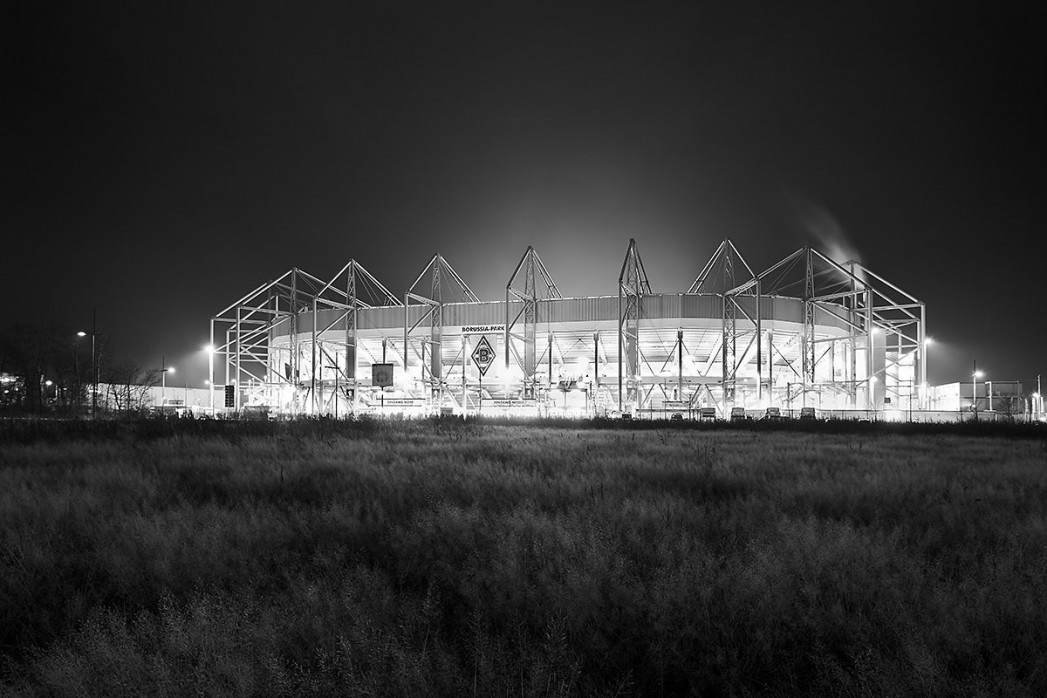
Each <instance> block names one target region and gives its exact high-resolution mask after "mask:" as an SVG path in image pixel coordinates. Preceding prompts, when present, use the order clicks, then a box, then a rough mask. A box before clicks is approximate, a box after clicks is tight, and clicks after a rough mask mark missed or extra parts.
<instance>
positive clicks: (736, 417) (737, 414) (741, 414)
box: [731, 407, 748, 422]
mask: <svg viewBox="0 0 1047 698" xmlns="http://www.w3.org/2000/svg"><path fill="white" fill-rule="evenodd" d="M747 419H748V417H747V416H745V408H744V407H732V408H731V421H732V422H744V421H745V420H747Z"/></svg>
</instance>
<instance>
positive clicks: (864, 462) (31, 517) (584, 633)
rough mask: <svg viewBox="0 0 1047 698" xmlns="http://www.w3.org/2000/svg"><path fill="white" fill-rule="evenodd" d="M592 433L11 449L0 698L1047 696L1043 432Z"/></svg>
mask: <svg viewBox="0 0 1047 698" xmlns="http://www.w3.org/2000/svg"><path fill="white" fill-rule="evenodd" d="M599 426H603V427H608V428H602V429H581V428H576V427H572V426H568V425H566V424H559V425H557V424H546V425H541V426H532V427H522V426H510V425H492V424H486V425H481V424H476V423H461V422H443V421H439V422H430V423H416V424H411V423H395V422H394V423H385V424H378V423H371V422H364V423H333V422H322V421H314V422H294V423H287V424H269V423H255V424H252V423H247V424H219V423H204V424H199V423H196V424H192V423H188V424H187V423H167V422H152V423H149V422H142V423H135V424H97V425H91V424H85V423H80V422H70V423H65V424H64V425H63V424H60V423H34V424H26V423H18V424H12V423H8V424H6V425H3V426H2V428H0V671H2V674H0V694H2V695H15V696H18V695H58V696H81V695H99V696H102V695H105V696H139V695H171V696H178V695H190V694H191V695H244V696H247V695H273V696H278V695H287V696H299V695H317V696H320V695H324V696H326V695H411V696H417V695H499V696H506V695H507V696H519V695H539V696H546V695H615V694H617V695H633V694H638V695H687V694H700V695H848V696H861V695H869V696H880V695H913V696H925V695H941V696H954V695H972V696H973V695H986V696H988V695H1009V696H1015V695H1030V696H1034V695H1045V694H1047V651H1045V650H1044V648H1045V647H1047V442H1045V441H1044V439H1043V437H1042V436H1037V432H1036V431H1030V430H1025V431H1018V432H1014V433H1007V432H1003V433H1004V434H1006V436H1000V435H992V434H989V433H981V432H980V431H979V430H978V428H976V429H975V431H973V432H970V431H968V432H961V431H956V430H937V431H934V430H925V431H920V430H913V431H909V432H907V431H901V432H899V431H897V430H895V431H891V430H885V429H882V428H872V427H869V426H868V425H866V427H867V428H863V429H860V430H857V431H856V430H854V429H850V428H847V429H831V428H829V427H817V428H814V430H812V431H789V430H765V429H720V430H711V429H685V428H672V429H670V428H661V429H649V428H641V427H635V426H634V427H631V428H629V429H625V430H621V429H611V428H609V426H610V425H599ZM663 426H664V427H668V426H670V425H668V424H666V425H663ZM873 426H876V425H873ZM1039 433H1040V434H1042V432H1039Z"/></svg>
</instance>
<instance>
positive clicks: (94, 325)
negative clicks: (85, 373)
mask: <svg viewBox="0 0 1047 698" xmlns="http://www.w3.org/2000/svg"><path fill="white" fill-rule="evenodd" d="M87 335H88V333H87V332H84V331H83V330H80V331H79V332H77V333H76V336H77V337H86V336H87ZM90 335H91V419H94V418H95V417H96V415H97V414H98V352H97V351H96V350H95V338H96V337H97V336H98V314H97V313H96V312H95V310H94V309H93V308H92V309H91V332H90Z"/></svg>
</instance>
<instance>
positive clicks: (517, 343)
mask: <svg viewBox="0 0 1047 698" xmlns="http://www.w3.org/2000/svg"><path fill="white" fill-rule="evenodd" d="M507 271H509V270H508V269H507ZM506 279H507V280H506V287H505V297H504V298H499V299H497V300H480V299H479V298H477V297H476V296H475V294H474V293H473V292H472V290H470V288H469V286H468V284H467V283H466V282H465V280H463V279H462V277H461V276H459V275H458V273H457V272H455V270H454V269H453V267H452V266H451V265H450V264H449V263H448V261H447V260H446V259H444V258H443V257H442V256H441V255H439V254H436V255H434V256H433V257H432V259H431V260H430V261H429V263H428V264H427V265H426V266H425V268H424V269H423V270H422V271H421V273H420V274H419V275H418V276H417V278H416V279H415V281H414V283H413V284H411V286H410V287H409V288H408V289H407V290H406V291H405V292H404V293H403V294H402V295H396V294H394V293H392V292H390V291H389V290H388V289H387V288H386V287H385V286H384V285H382V283H381V282H380V281H378V280H377V279H376V278H375V277H374V276H372V275H371V274H370V273H369V272H368V271H367V270H366V269H365V268H364V267H363V266H362V265H361V264H360V263H358V262H357V261H356V260H350V261H349V262H348V263H347V264H345V265H344V266H343V267H342V268H341V269H340V270H339V271H338V273H337V274H335V275H334V276H333V277H332V278H331V279H330V280H328V281H323V280H321V279H320V278H318V277H315V276H313V275H311V274H308V273H306V272H304V271H302V270H299V269H291V270H290V271H288V272H286V273H285V274H283V275H282V276H280V277H279V278H278V279H276V280H274V281H270V282H267V283H265V284H262V285H260V286H259V287H258V288H256V289H254V290H253V291H251V292H250V293H248V294H246V295H245V296H243V297H242V298H240V299H239V300H238V301H236V302H235V303H233V304H232V305H230V306H228V307H227V308H225V309H224V310H223V311H222V312H220V313H218V314H217V315H215V316H214V317H213V318H212V319H211V346H212V347H213V351H212V354H211V365H210V379H211V381H210V382H211V385H212V386H215V387H218V388H219V390H218V391H215V392H213V393H212V395H213V396H214V401H213V405H214V408H215V410H216V411H218V412H221V411H222V410H223V409H224V410H226V411H230V412H244V413H249V412H252V411H254V412H259V413H269V414H272V415H331V416H338V417H345V416H349V415H363V414H374V415H389V416H393V415H402V416H405V417H416V416H425V415H430V414H456V415H463V416H465V415H478V414H483V415H491V416H500V415H513V416H619V415H621V416H631V417H634V418H665V417H669V416H675V415H680V416H681V417H686V418H693V417H696V416H698V415H703V416H707V415H711V414H715V415H717V416H719V417H721V418H726V417H728V416H730V415H732V413H733V414H735V415H739V414H740V410H739V409H737V408H741V409H742V410H744V411H745V414H747V415H748V416H753V417H755V416H759V415H764V414H765V413H766V410H767V408H769V407H777V408H779V410H781V411H782V413H783V414H789V413H797V412H799V411H800V410H801V409H802V408H805V407H806V408H815V409H816V410H818V412H819V413H820V414H821V415H823V416H838V417H853V418H870V417H871V418H890V416H891V415H892V414H896V413H900V412H904V411H908V412H909V414H910V416H911V413H912V411H914V410H920V409H922V408H925V407H926V401H927V384H926V376H927V357H926V351H925V346H926V308H925V305H924V303H922V302H921V301H919V300H917V299H916V298H915V297H913V296H911V295H909V294H908V293H906V292H905V291H903V290H901V288H899V287H898V286H896V285H894V284H892V283H890V282H888V281H887V280H885V279H883V278H882V277H880V276H878V275H876V274H875V273H874V272H872V271H871V270H869V269H867V268H866V267H864V266H863V265H862V264H861V263H859V262H857V261H849V262H846V263H838V262H836V261H833V260H832V259H830V258H829V257H828V256H826V255H825V254H823V253H821V252H819V251H818V250H816V249H813V248H811V247H803V248H801V249H799V250H797V251H796V252H794V253H792V254H790V255H788V256H787V257H785V258H784V259H782V260H780V261H779V262H777V263H775V264H773V265H771V266H770V267H768V268H767V269H766V270H765V271H762V272H754V271H753V270H752V269H751V268H750V267H749V265H748V264H747V263H746V261H745V259H744V258H743V257H742V255H741V254H740V253H739V251H738V250H737V249H736V248H735V246H734V244H733V243H732V242H731V241H730V240H724V241H723V242H722V243H720V245H719V246H718V247H717V249H716V251H715V252H714V253H713V255H712V256H711V258H710V259H709V261H708V262H707V263H706V264H705V265H704V267H703V268H702V271H701V272H700V273H699V274H698V276H697V277H696V278H695V279H694V281H693V282H692V283H691V284H690V286H689V287H688V288H687V289H686V290H682V291H678V292H661V291H660V292H655V291H654V290H652V286H651V284H650V282H649V280H648V275H647V271H646V269H645V268H644V264H643V261H642V259H641V256H640V251H639V248H638V246H637V244H636V242H635V241H634V240H630V241H629V245H628V248H627V250H626V253H625V259H624V261H623V263H622V267H621V272H620V274H619V277H618V294H617V295H616V296H590V297H580V298H565V297H563V296H561V294H560V292H559V290H558V289H557V285H556V283H555V281H554V280H553V278H552V276H551V275H550V274H549V271H548V270H547V269H546V267H545V265H544V264H543V263H542V260H541V258H540V257H539V255H538V253H537V251H535V250H534V249H533V248H528V249H527V250H526V252H524V254H523V257H522V258H521V259H520V260H519V262H518V263H517V264H516V266H515V268H513V269H512V270H511V273H508V274H507V276H506ZM216 378H218V379H220V380H219V381H218V382H219V385H218V386H216ZM221 379H224V384H225V390H220V388H221V383H222V382H223V380H221ZM732 410H733V412H732Z"/></svg>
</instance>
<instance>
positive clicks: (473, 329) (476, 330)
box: [462, 325, 505, 334]
mask: <svg viewBox="0 0 1047 698" xmlns="http://www.w3.org/2000/svg"><path fill="white" fill-rule="evenodd" d="M488 332H505V325H463V326H462V334H487V333H488Z"/></svg>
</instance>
